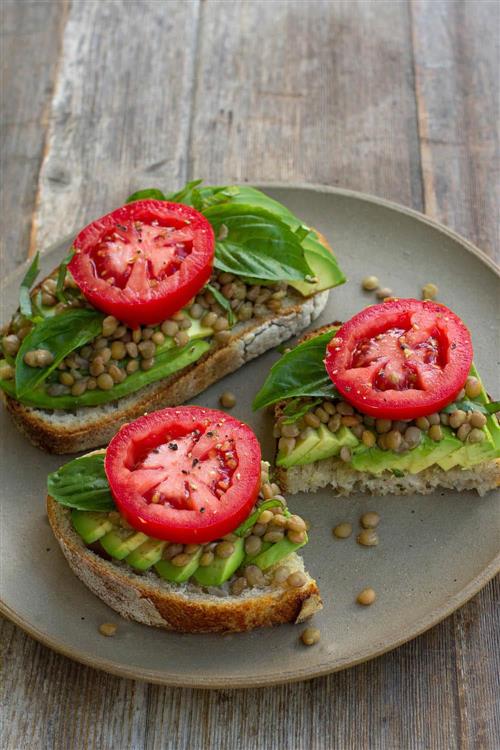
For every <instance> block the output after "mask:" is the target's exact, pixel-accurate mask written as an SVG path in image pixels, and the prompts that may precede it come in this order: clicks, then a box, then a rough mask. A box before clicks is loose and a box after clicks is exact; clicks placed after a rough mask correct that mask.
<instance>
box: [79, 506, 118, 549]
mask: <svg viewBox="0 0 500 750" xmlns="http://www.w3.org/2000/svg"><path fill="white" fill-rule="evenodd" d="M71 523H72V524H73V526H74V529H75V531H76V532H77V534H79V535H80V536H81V538H82V539H83V541H84V542H85V544H92V543H93V542H97V540H98V539H100V538H101V537H103V536H104V534H107V533H108V531H111V530H112V528H113V524H112V523H111V521H110V520H109V517H108V514H107V513H99V512H94V511H88V510H72V511H71Z"/></svg>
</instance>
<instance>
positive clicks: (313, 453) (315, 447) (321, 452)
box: [276, 424, 358, 466]
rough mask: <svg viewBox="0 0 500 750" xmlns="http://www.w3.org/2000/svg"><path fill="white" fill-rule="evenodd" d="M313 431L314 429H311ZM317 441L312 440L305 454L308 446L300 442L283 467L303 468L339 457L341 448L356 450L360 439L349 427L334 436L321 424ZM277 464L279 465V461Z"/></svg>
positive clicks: (341, 429)
mask: <svg viewBox="0 0 500 750" xmlns="http://www.w3.org/2000/svg"><path fill="white" fill-rule="evenodd" d="M310 429H312V428H310ZM313 432H314V433H316V435H315V436H316V438H317V439H316V440H314V441H312V440H311V443H312V445H311V447H310V448H309V450H307V451H306V452H305V453H304V449H305V448H306V447H307V445H304V443H303V442H302V440H298V441H297V444H296V446H295V448H294V449H293V451H292V452H291V453H290V454H289V455H288V456H287V457H286V461H287V463H286V464H285V463H283V464H280V465H281V466H302V465H304V464H312V463H314V462H315V461H320V460H321V459H323V458H330V456H337V455H338V454H339V453H340V450H341V448H342V447H343V446H344V445H345V446H347V447H348V448H355V447H356V446H357V445H358V439H357V438H356V436H355V435H354V433H353V432H352V430H350V429H349V428H348V427H345V426H344V425H342V427H341V428H340V429H339V430H337V432H336V433H335V434H334V433H333V432H330V430H329V429H328V427H326V425H324V424H321V425H320V426H319V427H318V428H317V429H316V430H313ZM276 463H278V464H279V461H277V462H276Z"/></svg>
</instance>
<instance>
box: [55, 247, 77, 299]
mask: <svg viewBox="0 0 500 750" xmlns="http://www.w3.org/2000/svg"><path fill="white" fill-rule="evenodd" d="M74 253H75V251H74V248H71V250H70V251H69V253H68V254H67V256H66V257H65V258H64V260H63V261H61V264H60V266H59V271H58V273H57V285H56V297H57V299H58V300H59V302H67V298H66V295H65V294H64V281H65V279H66V273H67V271H68V263H69V262H70V261H71V258H72V257H73V255H74Z"/></svg>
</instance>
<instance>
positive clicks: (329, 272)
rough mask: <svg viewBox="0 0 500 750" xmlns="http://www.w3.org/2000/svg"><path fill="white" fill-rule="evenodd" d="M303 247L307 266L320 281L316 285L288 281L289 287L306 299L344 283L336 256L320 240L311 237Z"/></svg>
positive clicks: (305, 241)
mask: <svg viewBox="0 0 500 750" xmlns="http://www.w3.org/2000/svg"><path fill="white" fill-rule="evenodd" d="M302 246H303V248H304V257H305V259H306V262H307V265H308V266H309V268H310V269H311V271H312V272H313V274H314V276H315V277H316V278H317V279H318V281H317V282H316V283H314V284H311V283H308V282H307V281H288V282H287V283H288V284H289V286H292V287H293V288H294V289H296V290H297V291H298V292H300V293H301V294H303V295H304V296H305V297H308V296H310V295H311V294H317V293H318V292H322V291H324V290H325V289H331V288H332V287H334V286H337V285H338V284H343V283H344V281H345V276H344V274H343V273H342V271H341V270H340V269H339V267H338V266H337V262H336V260H335V258H334V256H333V255H332V253H331V251H330V250H329V249H328V248H327V247H325V246H324V245H323V244H322V243H321V242H320V241H319V239H317V238H316V237H315V236H312V235H309V236H308V237H307V238H306V239H305V240H304V242H303V244H302Z"/></svg>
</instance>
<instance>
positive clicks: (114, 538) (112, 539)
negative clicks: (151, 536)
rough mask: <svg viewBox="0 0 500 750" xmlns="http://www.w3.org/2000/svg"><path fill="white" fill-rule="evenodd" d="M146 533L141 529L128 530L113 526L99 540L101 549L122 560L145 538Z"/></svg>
mask: <svg viewBox="0 0 500 750" xmlns="http://www.w3.org/2000/svg"><path fill="white" fill-rule="evenodd" d="M147 538H148V537H147V536H146V534H143V533H142V532H141V531H130V530H129V529H122V528H115V529H113V530H112V531H108V533H107V534H105V535H104V536H103V537H101V539H100V540H99V541H100V543H101V545H102V547H103V549H104V550H106V552H107V553H108V555H110V556H111V557H114V558H115V560H123V559H124V558H125V557H127V555H129V554H130V553H131V552H133V551H134V550H135V549H136V548H137V547H139V545H140V544H142V543H143V542H145V541H146V540H147Z"/></svg>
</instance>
